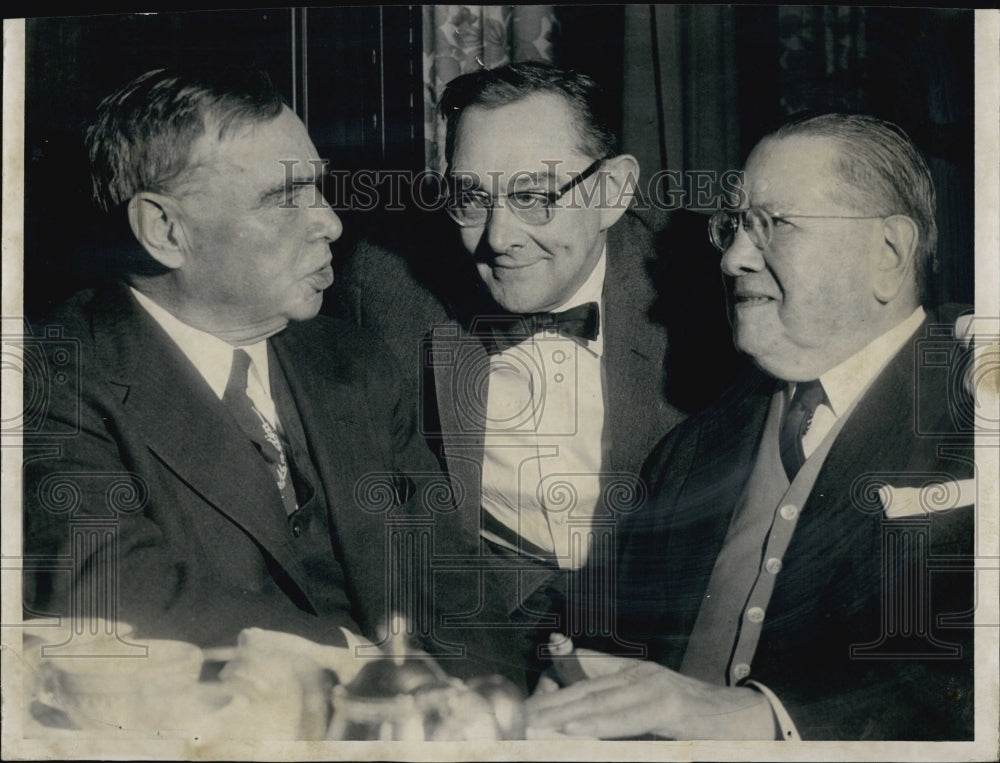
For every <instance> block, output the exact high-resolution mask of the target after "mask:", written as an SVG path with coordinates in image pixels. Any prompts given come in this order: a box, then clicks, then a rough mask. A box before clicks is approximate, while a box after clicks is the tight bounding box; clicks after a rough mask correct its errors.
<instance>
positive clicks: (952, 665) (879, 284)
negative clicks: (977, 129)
mask: <svg viewBox="0 0 1000 763" xmlns="http://www.w3.org/2000/svg"><path fill="white" fill-rule="evenodd" d="M934 207H935V200H934V188H933V184H932V182H931V178H930V173H929V171H928V169H927V166H926V164H925V163H924V161H923V159H922V158H921V157H920V155H919V153H918V152H917V151H916V149H915V148H914V146H913V145H912V143H910V141H909V139H908V138H907V137H906V136H905V135H904V134H903V133H902V131H900V130H899V129H898V128H896V127H895V126H893V125H890V124H888V123H885V122H881V121H879V120H877V119H874V118H870V117H862V116H846V115H838V114H832V115H825V116H821V117H815V118H812V119H808V120H804V121H801V122H796V123H792V124H790V125H787V126H785V127H783V128H781V129H780V130H778V131H777V132H776V133H774V134H772V135H771V136H769V137H767V138H765V139H764V140H763V141H762V142H761V143H760V144H758V146H757V147H756V148H755V149H754V151H753V152H752V154H751V155H750V158H749V159H748V162H747V165H746V169H745V177H744V183H743V204H742V206H741V208H740V209H738V210H736V211H733V212H721V213H719V214H717V215H716V216H715V217H714V218H713V220H712V223H711V231H712V237H713V240H714V241H715V243H716V245H717V246H718V248H719V249H720V250H721V251H722V252H723V259H722V268H723V271H724V273H725V275H726V276H727V280H728V282H729V284H730V286H731V292H732V299H733V302H732V321H733V330H734V337H735V341H736V344H737V346H738V348H739V349H741V350H742V351H743V352H746V353H748V354H749V355H750V356H751V357H752V358H753V359H754V361H755V363H756V364H757V366H758V367H759V370H760V372H759V373H756V374H754V375H753V376H752V377H751V378H749V379H747V380H746V381H745V382H744V383H743V384H741V385H740V386H739V387H738V388H737V389H735V390H734V391H732V392H731V393H729V394H728V395H726V396H724V397H723V399H722V400H721V401H720V402H719V403H718V404H717V405H715V406H713V407H711V408H710V409H708V410H706V411H704V412H702V413H701V414H699V415H697V416H695V417H693V418H692V419H690V420H688V421H687V422H685V423H684V424H683V425H681V426H680V427H678V428H677V429H675V430H674V431H673V432H672V433H671V434H670V435H668V436H667V437H666V438H665V439H664V441H663V442H662V443H661V444H660V445H659V446H658V447H657V449H656V450H655V451H654V452H653V454H652V455H651V457H650V459H649V461H648V462H647V465H646V474H647V476H648V479H649V482H650V491H651V497H650V500H649V502H648V504H647V506H646V507H644V509H643V510H641V511H640V512H638V513H637V514H636V515H635V516H634V518H633V520H632V522H631V523H630V525H629V527H628V528H626V529H625V535H624V540H623V551H622V557H621V564H622V568H621V575H620V577H619V584H620V588H619V597H618V607H619V613H620V616H621V619H620V624H621V629H620V633H621V634H622V636H623V637H624V638H626V639H630V640H634V641H635V642H637V643H640V644H642V645H643V646H644V647H646V649H648V656H649V657H650V658H651V661H648V662H642V661H638V660H625V659H621V658H614V659H612V658H605V657H601V656H599V655H598V653H596V652H588V651H586V650H580V654H578V655H577V657H578V658H579V664H580V665H582V668H583V671H584V673H585V674H587V675H588V676H590V677H589V679H588V680H583V681H580V682H578V683H575V684H574V685H572V686H570V687H569V688H566V689H564V690H561V691H557V692H553V693H550V694H547V695H539V696H538V698H537V699H536V700H535V703H536V705H535V707H534V708H533V717H534V718H536V723H537V725H538V726H539V727H541V728H545V727H548V728H558V729H562V730H564V731H568V732H569V733H582V734H585V735H588V736H602V737H620V736H636V735H642V734H654V735H657V736H662V737H672V738H679V739H719V738H733V739H786V740H791V739H798V738H803V739H932V740H953V739H970V738H971V737H972V720H973V718H972V697H973V673H972V668H973V664H972V628H971V627H970V626H971V618H972V612H973V606H974V605H973V596H972V591H973V586H972V571H971V565H972V559H973V557H972V553H973V551H972V548H973V546H972V535H973V519H974V516H973V507H972V505H971V504H972V502H973V498H974V493H975V486H974V483H973V482H972V473H973V472H972V470H973V458H972V449H971V445H972V443H971V429H970V422H971V417H970V416H969V409H968V402H969V401H968V399H966V393H965V392H964V391H963V387H962V384H961V383H960V381H959V383H956V379H957V380H960V379H961V375H960V373H959V372H960V370H961V368H962V365H961V364H962V358H964V355H963V354H962V352H961V350H960V347H959V346H958V345H957V344H956V342H955V338H954V321H955V315H954V314H950V313H946V311H944V310H942V311H941V312H940V313H936V312H934V311H929V310H928V311H925V310H924V309H923V308H922V307H921V294H922V289H923V274H924V272H925V268H926V267H927V266H928V264H929V263H930V262H931V260H932V258H933V257H934V250H935V243H936V228H935V222H934ZM956 374H957V375H956ZM585 658H589V659H585Z"/></svg>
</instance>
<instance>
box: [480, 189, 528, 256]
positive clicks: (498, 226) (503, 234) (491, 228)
mask: <svg viewBox="0 0 1000 763" xmlns="http://www.w3.org/2000/svg"><path fill="white" fill-rule="evenodd" d="M486 226H487V227H486V242H487V243H488V244H489V245H490V249H492V250H493V251H494V252H498V253H502V252H506V251H508V250H510V249H511V248H516V247H518V246H521V245H523V244H524V227H523V226H524V223H522V222H521V221H520V220H519V219H518V218H517V215H515V214H514V213H513V212H512V211H511V209H510V206H509V205H508V204H507V199H505V198H501V199H496V200H494V202H493V210H492V212H491V213H490V221H489V222H488V223H487V224H486Z"/></svg>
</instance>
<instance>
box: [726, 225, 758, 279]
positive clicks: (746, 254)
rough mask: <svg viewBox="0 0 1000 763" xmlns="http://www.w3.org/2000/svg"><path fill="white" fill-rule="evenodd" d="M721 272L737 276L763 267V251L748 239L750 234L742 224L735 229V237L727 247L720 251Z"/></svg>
mask: <svg viewBox="0 0 1000 763" xmlns="http://www.w3.org/2000/svg"><path fill="white" fill-rule="evenodd" d="M721 266H722V272H723V273H725V274H726V275H729V276H738V275H742V274H744V273H752V272H756V271H759V270H763V269H764V267H765V263H764V253H763V252H762V251H761V250H760V249H758V248H757V245H756V244H754V242H753V241H751V240H750V234H749V233H747V232H746V231H745V230H744V229H743V226H742V225H741V226H739V228H737V229H736V238H734V239H733V243H732V244H730V245H729V248H728V249H727V250H726V251H725V252H723V253H722V263H721Z"/></svg>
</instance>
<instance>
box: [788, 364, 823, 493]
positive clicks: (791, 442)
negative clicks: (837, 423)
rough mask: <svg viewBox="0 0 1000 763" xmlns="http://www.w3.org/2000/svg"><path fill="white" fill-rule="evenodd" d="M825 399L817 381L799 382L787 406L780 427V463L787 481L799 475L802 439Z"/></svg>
mask: <svg viewBox="0 0 1000 763" xmlns="http://www.w3.org/2000/svg"><path fill="white" fill-rule="evenodd" d="M825 399H826V395H825V394H824V392H823V385H822V384H821V383H820V382H819V381H818V380H815V381H809V382H799V383H798V384H796V385H795V394H794V395H793V396H792V402H791V404H790V405H789V406H788V412H787V413H786V414H785V420H784V423H782V425H781V437H780V439H779V445H780V447H781V463H782V465H783V466H784V467H785V474H787V475H788V479H789V480H794V479H795V475H796V474H798V473H799V469H801V468H802V464H804V463H805V460H806V456H805V453H804V452H803V450H802V438H803V437H805V435H806V432H808V431H809V425H810V424H812V419H813V414H814V413H816V408H817V406H819V405H820V404H821V403H822V402H823V401H824V400H825Z"/></svg>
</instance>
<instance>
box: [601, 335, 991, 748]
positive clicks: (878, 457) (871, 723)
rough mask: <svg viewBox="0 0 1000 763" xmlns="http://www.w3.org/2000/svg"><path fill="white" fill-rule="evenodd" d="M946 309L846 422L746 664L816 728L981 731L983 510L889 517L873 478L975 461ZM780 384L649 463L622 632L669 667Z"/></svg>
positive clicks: (807, 731) (919, 480)
mask: <svg viewBox="0 0 1000 763" xmlns="http://www.w3.org/2000/svg"><path fill="white" fill-rule="evenodd" d="M934 323H935V318H934V317H929V318H928V320H927V321H926V322H925V324H924V326H923V327H921V329H920V330H919V331H918V332H917V334H916V335H915V337H914V338H913V339H912V340H911V341H910V342H909V343H908V344H907V345H906V346H905V347H904V348H903V349H902V350H901V351H900V352H899V353H898V354H897V355H896V356H895V357H894V358H893V359H892V360H891V362H890V363H889V365H888V366H887V367H886V368H885V369H884V371H883V372H882V373H881V374H880V375H879V376H878V378H877V379H876V380H875V381H874V382H873V384H872V386H871V387H870V388H869V390H868V391H867V392H866V393H865V394H864V396H863V397H862V399H861V400H860V401H859V403H858V405H857V407H856V408H855V410H854V412H853V413H852V414H851V415H850V418H849V419H848V420H847V421H846V423H845V424H844V427H843V429H842V430H841V432H840V434H839V436H838V437H837V439H836V441H835V442H834V444H833V446H832V449H831V450H830V452H829V454H828V456H827V458H826V460H825V462H824V463H823V466H822V469H821V471H820V472H819V474H818V475H817V479H816V482H815V484H814V486H813V489H812V491H811V493H810V495H809V498H808V500H807V501H806V503H805V505H803V506H802V507H801V513H800V515H799V520H798V524H797V526H796V529H795V533H794V535H793V536H792V540H791V543H790V545H789V547H788V549H787V552H786V554H785V556H784V559H783V566H782V568H781V570H780V572H779V573H778V575H777V579H776V582H775V587H774V591H773V595H772V598H771V600H770V603H769V605H768V607H767V610H766V617H765V620H764V623H763V631H762V634H761V638H760V642H759V644H758V647H757V651H756V653H755V656H754V658H753V661H752V664H751V674H750V676H749V679H751V680H755V681H758V682H760V683H762V684H764V685H766V686H768V687H769V688H770V689H771V690H772V691H774V692H775V694H776V695H777V696H778V698H779V699H780V700H781V701H782V702H783V704H784V705H785V707H786V709H787V710H788V711H789V713H790V715H791V718H792V720H793V721H794V722H795V723H796V725H797V727H798V729H799V731H800V733H801V734H802V737H803V739H941V740H944V739H969V738H971V735H972V692H973V675H972V629H971V627H970V624H971V618H972V606H973V605H972V579H971V572H970V569H971V565H972V532H973V514H972V511H973V509H972V507H968V506H967V507H965V508H954V509H952V510H949V511H942V512H939V513H930V514H922V515H919V516H916V517H910V518H898V519H889V518H887V517H886V515H885V513H884V511H883V508H882V504H881V501H880V499H879V498H878V495H877V488H878V486H879V485H880V484H889V485H893V486H911V487H912V486H920V485H924V484H927V483H936V482H949V481H952V480H961V479H968V478H970V477H971V476H972V469H973V460H972V450H971V434H970V431H969V429H968V421H969V420H970V419H968V418H964V417H963V414H962V410H963V406H966V405H967V403H968V401H967V400H964V399H960V398H962V395H961V394H959V392H960V391H961V384H956V383H955V381H956V379H957V378H959V377H956V376H955V375H954V373H953V369H952V367H951V362H952V359H953V358H955V357H957V355H956V353H957V351H956V347H955V345H954V343H953V342H952V341H951V340H950V339H948V338H943V337H942V334H941V332H940V329H937V330H936V332H937V333H935V332H934V331H929V330H927V329H928V327H929V326H932V325H933V324H934ZM953 323H954V322H953V321H949V322H948V323H947V324H946V325H947V326H949V327H950V326H951V325H953ZM942 358H946V359H947V360H945V361H942ZM776 385H777V383H776V382H775V381H774V380H772V379H769V378H768V377H766V376H764V375H763V374H760V373H757V374H755V375H754V376H753V378H751V379H749V380H748V381H747V382H746V383H745V384H743V385H741V386H740V387H739V388H738V389H734V390H733V391H732V392H731V393H730V394H728V395H726V396H725V397H724V398H723V399H722V400H721V401H720V402H719V404H718V405H717V406H713V407H712V408H710V409H707V410H706V411H704V412H702V413H701V414H699V415H698V416H696V417H693V418H691V419H689V420H688V421H686V422H685V423H684V424H682V425H681V426H680V427H678V428H677V429H675V430H674V431H673V432H672V433H671V434H670V435H668V436H667V437H666V438H665V439H664V440H663V442H661V443H660V444H659V445H658V446H657V448H656V450H655V451H654V452H653V454H652V455H651V456H650V458H649V461H648V462H647V464H646V467H645V473H646V475H647V478H648V480H649V483H650V491H651V492H650V501H649V503H648V505H647V506H646V507H644V508H643V509H642V510H641V511H640V512H638V513H637V514H636V515H635V516H634V517H633V518H632V519H631V520H630V522H629V526H628V527H626V528H625V534H624V541H623V547H622V551H621V569H620V572H621V574H620V577H619V596H618V612H619V626H620V631H619V632H620V635H621V636H622V637H623V638H624V639H627V640H631V641H634V642H638V643H641V644H643V645H644V646H645V647H646V648H647V649H648V653H649V656H650V657H651V658H653V659H656V660H658V661H660V662H661V663H663V664H665V665H667V666H668V667H671V668H673V669H677V668H678V667H679V666H680V663H681V659H682V657H683V655H684V651H685V648H686V646H687V640H688V636H689V634H690V633H691V630H692V627H693V626H694V622H695V618H696V617H697V615H698V611H699V607H700V605H701V602H702V600H703V598H704V594H705V590H706V587H707V585H708V581H709V577H710V575H711V573H712V567H713V565H714V563H715V559H716V557H717V556H718V554H719V551H720V549H721V547H722V543H723V540H724V539H725V535H726V532H727V529H728V527H729V524H730V521H731V519H732V516H733V510H734V508H735V506H736V503H737V500H738V498H739V496H740V494H741V492H742V491H743V489H744V486H745V485H746V483H747V479H748V478H749V475H750V471H751V469H752V467H753V464H754V460H755V457H756V452H757V444H758V441H759V439H760V435H761V432H762V430H763V427H764V422H765V417H766V414H767V410H768V405H769V403H770V399H771V395H772V393H773V392H774V391H775V389H776ZM939 497H941V496H939ZM913 544H916V545H913ZM921 544H923V545H921ZM904 605H905V606H912V607H913V608H912V609H907V610H905V611H903V610H901V609H899V608H900V607H904Z"/></svg>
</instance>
